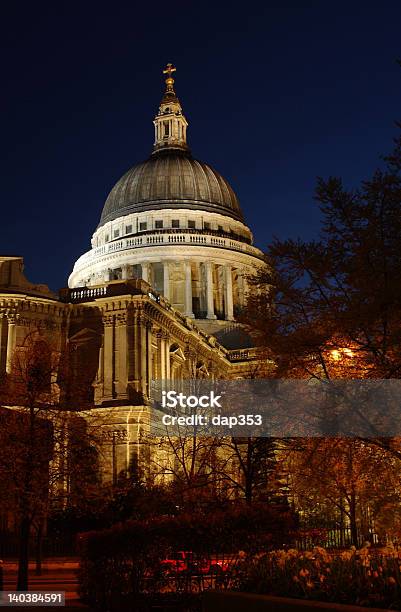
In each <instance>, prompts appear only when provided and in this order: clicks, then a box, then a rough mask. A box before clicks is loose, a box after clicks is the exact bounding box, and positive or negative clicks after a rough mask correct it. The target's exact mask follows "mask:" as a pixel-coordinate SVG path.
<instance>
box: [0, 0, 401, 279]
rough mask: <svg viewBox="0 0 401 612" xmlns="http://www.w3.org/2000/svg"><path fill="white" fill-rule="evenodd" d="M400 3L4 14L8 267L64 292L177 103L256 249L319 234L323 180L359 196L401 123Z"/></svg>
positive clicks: (76, 5) (17, 8)
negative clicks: (115, 189)
mask: <svg viewBox="0 0 401 612" xmlns="http://www.w3.org/2000/svg"><path fill="white" fill-rule="evenodd" d="M400 32H401V3H400V2H399V0H397V1H386V0H384V1H383V2H377V0H376V1H374V2H362V1H360V2H359V1H358V2H350V1H347V2H323V1H322V0H320V1H312V0H310V1H306V0H303V1H302V2H300V1H287V2H275V3H273V2H252V1H248V2H246V3H244V2H241V3H239V4H238V6H237V5H236V4H235V3H234V2H226V1H217V0H215V1H214V2H200V1H199V0H198V1H196V2H194V1H191V0H186V1H181V0H180V1H174V0H170V2H166V1H164V2H158V1H153V2H134V1H131V2H119V1H118V0H114V1H113V2H107V3H102V2H100V1H98V2H92V1H90V0H86V1H85V2H74V1H71V2H63V1H60V0H59V1H57V2H52V3H47V2H44V1H43V2H28V1H26V2H10V3H8V7H6V8H5V7H4V4H3V5H2V9H1V26H0V35H1V39H0V40H1V42H0V44H1V47H2V50H1V58H2V63H3V70H2V73H3V74H2V77H3V87H2V95H1V105H2V109H1V118H2V126H1V135H2V164H1V170H2V177H1V195H2V198H1V244H0V253H1V254H17V255H23V256H24V257H25V263H26V272H27V275H28V277H29V278H30V279H31V280H33V281H35V282H45V283H48V284H49V285H50V286H51V287H53V288H58V287H60V286H64V285H66V279H67V276H68V274H69V272H70V270H71V267H72V265H73V263H74V261H75V259H76V258H77V257H78V256H79V255H80V254H81V253H82V252H84V251H86V250H88V248H89V241H90V237H91V235H92V232H93V230H94V229H95V227H96V225H97V223H98V219H99V216H100V213H101V209H102V206H103V203H104V200H105V198H106V196H107V194H108V192H109V191H110V189H111V187H112V186H113V184H114V183H115V182H116V181H117V180H118V178H119V177H120V176H121V175H122V174H123V173H124V172H125V171H126V170H127V169H128V168H129V167H130V166H132V165H134V164H135V163H137V162H139V161H141V160H143V159H144V158H146V157H147V156H148V154H149V153H150V151H151V147H152V142H153V125H152V119H153V116H154V114H155V112H156V110H157V107H158V104H159V101H160V98H161V95H162V92H163V80H162V75H161V69H162V68H163V66H164V65H165V63H166V62H173V63H174V64H175V65H176V66H177V72H176V75H175V76H176V91H177V93H178V95H179V97H180V100H181V103H182V105H183V108H184V112H185V115H186V117H187V119H188V120H189V122H190V128H189V141H190V146H191V148H192V151H193V153H194V155H195V157H197V158H199V159H201V160H203V161H206V162H208V163H210V164H211V165H212V166H215V167H216V169H217V170H219V171H220V172H221V173H222V174H223V175H224V176H225V177H226V178H227V179H229V181H230V182H231V184H232V185H233V187H234V189H235V190H236V192H237V193H238V195H239V197H240V200H241V203H242V208H243V211H244V213H245V216H246V218H247V220H248V223H249V225H250V226H251V228H252V229H253V231H254V234H255V239H256V243H257V244H258V245H259V246H261V247H262V248H263V247H264V246H265V245H266V244H267V243H268V241H269V240H270V239H271V237H272V236H273V235H276V236H279V237H283V238H284V237H290V236H292V237H296V236H302V237H304V238H309V237H313V236H314V235H316V233H317V231H318V228H319V215H318V212H317V207H316V204H315V203H314V201H313V192H314V186H315V181H316V176H318V175H320V176H323V177H327V176H328V175H340V176H342V177H343V178H344V180H345V182H346V184H347V185H349V186H352V185H357V184H358V182H359V181H360V180H361V179H363V178H366V177H368V176H369V174H370V173H371V172H372V170H373V169H374V168H375V167H376V165H377V164H378V163H379V156H380V154H384V153H387V152H388V151H389V150H390V149H391V146H392V138H393V137H394V135H395V133H396V131H395V128H394V120H396V119H400V118H401V70H400V69H399V67H398V65H397V63H396V59H397V58H400V57H401V35H400Z"/></svg>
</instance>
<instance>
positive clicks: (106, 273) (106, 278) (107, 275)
mask: <svg viewBox="0 0 401 612" xmlns="http://www.w3.org/2000/svg"><path fill="white" fill-rule="evenodd" d="M110 277H111V270H110V268H107V270H105V271H104V282H105V283H108V282H109V280H110Z"/></svg>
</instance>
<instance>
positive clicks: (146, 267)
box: [141, 262, 150, 283]
mask: <svg viewBox="0 0 401 612" xmlns="http://www.w3.org/2000/svg"><path fill="white" fill-rule="evenodd" d="M141 268H142V279H143V280H144V281H146V282H147V283H150V264H149V263H147V262H146V263H143V264H141Z"/></svg>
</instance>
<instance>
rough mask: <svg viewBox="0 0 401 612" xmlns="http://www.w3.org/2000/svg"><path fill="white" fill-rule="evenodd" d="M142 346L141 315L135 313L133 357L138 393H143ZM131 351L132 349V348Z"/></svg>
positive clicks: (134, 376)
mask: <svg viewBox="0 0 401 612" xmlns="http://www.w3.org/2000/svg"><path fill="white" fill-rule="evenodd" d="M142 350H143V349H142V344H141V315H140V314H139V313H135V317H134V321H133V346H132V356H133V378H134V386H135V390H136V391H138V392H139V391H141V389H142V387H141V379H142V361H141V360H142V356H141V351H142ZM130 351H131V347H130Z"/></svg>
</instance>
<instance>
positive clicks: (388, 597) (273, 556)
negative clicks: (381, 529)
mask: <svg viewBox="0 0 401 612" xmlns="http://www.w3.org/2000/svg"><path fill="white" fill-rule="evenodd" d="M238 589H239V590H241V591H246V592H248V593H259V594H269V595H276V596H282V597H294V598H304V599H311V600H319V601H328V602H336V603H345V604H355V605H361V606H375V607H384V608H387V607H391V609H397V610H398V609H401V551H398V550H396V549H394V548H392V547H387V548H384V549H380V550H374V549H371V548H370V547H369V546H368V545H366V546H365V547H363V548H361V549H359V550H356V549H355V548H351V549H350V550H347V551H343V552H341V553H337V554H330V553H328V552H327V551H326V550H325V549H324V548H320V547H316V548H314V549H313V550H312V551H307V552H304V551H299V550H295V549H290V550H275V551H272V552H267V553H263V554H258V555H255V556H253V557H252V556H247V558H245V559H244V560H243V561H242V565H241V570H240V576H239V581H238Z"/></svg>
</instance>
